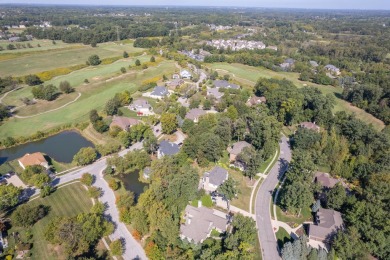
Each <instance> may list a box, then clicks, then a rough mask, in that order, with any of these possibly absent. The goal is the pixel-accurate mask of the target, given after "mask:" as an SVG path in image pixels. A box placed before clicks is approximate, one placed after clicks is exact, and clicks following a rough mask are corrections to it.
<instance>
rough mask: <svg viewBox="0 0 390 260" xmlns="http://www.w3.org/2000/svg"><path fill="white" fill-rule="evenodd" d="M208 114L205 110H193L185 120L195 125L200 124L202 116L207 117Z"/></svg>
mask: <svg viewBox="0 0 390 260" xmlns="http://www.w3.org/2000/svg"><path fill="white" fill-rule="evenodd" d="M206 114H207V112H206V111H205V110H203V109H199V108H193V109H191V110H190V111H188V112H187V114H186V117H185V118H186V119H189V120H191V121H193V122H194V123H198V122H199V118H200V117H201V116H204V115H206Z"/></svg>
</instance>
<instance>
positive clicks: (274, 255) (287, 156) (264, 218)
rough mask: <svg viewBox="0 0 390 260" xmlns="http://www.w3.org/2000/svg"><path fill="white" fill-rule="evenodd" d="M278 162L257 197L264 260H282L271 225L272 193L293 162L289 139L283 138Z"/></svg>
mask: <svg viewBox="0 0 390 260" xmlns="http://www.w3.org/2000/svg"><path fill="white" fill-rule="evenodd" d="M279 146H280V155H279V159H278V162H277V163H276V164H275V165H274V166H273V167H272V169H271V171H270V172H269V174H268V176H267V178H266V179H265V180H264V182H263V183H262V184H261V186H260V188H259V191H258V193H257V196H256V210H255V212H256V223H257V228H258V232H259V239H260V245H261V249H262V255H263V259H264V260H275V259H280V257H279V253H278V248H277V243H276V237H275V234H274V231H273V228H272V223H271V212H270V203H271V199H272V191H273V190H274V188H275V186H276V185H277V183H278V181H279V179H281V178H282V176H283V174H284V172H285V171H286V169H287V165H288V163H289V162H290V161H291V150H290V146H289V144H288V142H287V138H286V137H285V136H283V137H282V138H281V143H279Z"/></svg>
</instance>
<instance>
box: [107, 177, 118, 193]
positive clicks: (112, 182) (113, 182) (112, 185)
mask: <svg viewBox="0 0 390 260" xmlns="http://www.w3.org/2000/svg"><path fill="white" fill-rule="evenodd" d="M108 186H110V188H111V189H112V190H114V191H115V190H117V189H119V182H118V181H116V180H115V179H111V180H110V181H109V182H108Z"/></svg>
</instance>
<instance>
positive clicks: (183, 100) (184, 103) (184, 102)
mask: <svg viewBox="0 0 390 260" xmlns="http://www.w3.org/2000/svg"><path fill="white" fill-rule="evenodd" d="M177 102H179V103H180V104H181V105H182V106H183V107H190V103H188V98H184V97H179V98H178V99H177Z"/></svg>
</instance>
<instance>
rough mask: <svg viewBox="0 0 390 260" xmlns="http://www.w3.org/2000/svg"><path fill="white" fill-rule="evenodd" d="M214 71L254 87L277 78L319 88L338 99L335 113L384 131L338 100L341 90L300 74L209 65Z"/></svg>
mask: <svg viewBox="0 0 390 260" xmlns="http://www.w3.org/2000/svg"><path fill="white" fill-rule="evenodd" d="M208 66H209V67H210V68H212V69H213V70H217V71H218V73H219V74H221V75H224V74H230V75H231V76H233V78H234V79H235V80H237V81H239V82H240V83H242V84H244V85H249V86H254V85H255V84H256V81H257V80H258V79H259V78H261V77H264V78H276V79H283V78H285V79H288V80H290V81H292V82H293V83H294V84H295V85H296V86H297V87H298V88H301V87H303V86H305V85H307V86H313V87H317V88H318V89H319V90H320V91H321V92H322V93H323V94H325V95H326V94H333V95H334V96H335V97H336V104H335V107H334V109H333V111H334V112H337V111H346V112H347V113H355V115H356V117H357V118H358V119H360V120H362V121H363V122H365V123H368V124H372V125H373V127H374V128H375V129H377V130H382V129H383V128H384V127H385V125H384V123H383V122H382V121H381V120H379V119H377V118H376V117H374V116H373V115H371V114H369V113H367V112H366V111H364V110H362V109H360V108H358V107H355V106H352V105H351V104H350V103H348V102H346V101H344V100H342V99H340V98H337V95H338V94H340V93H341V92H342V90H341V88H336V87H333V86H324V85H318V84H314V83H311V82H305V81H300V80H299V79H298V77H299V74H298V73H292V72H275V71H272V70H269V69H266V68H262V67H251V66H247V65H242V64H227V63H213V64H209V65H208Z"/></svg>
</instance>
